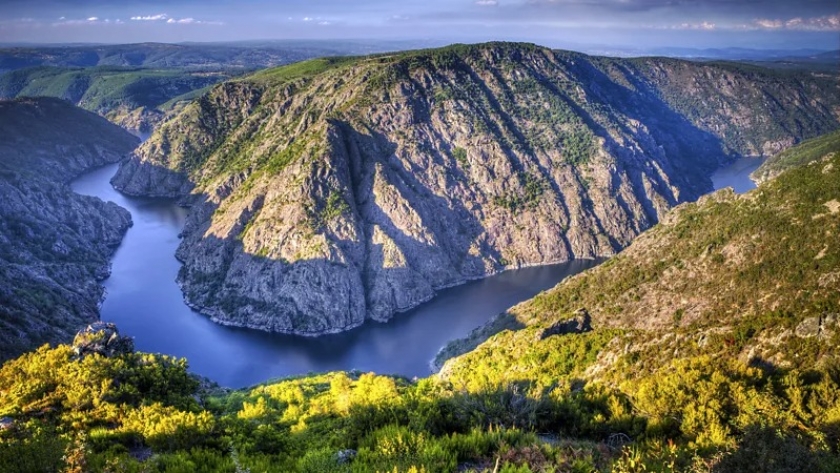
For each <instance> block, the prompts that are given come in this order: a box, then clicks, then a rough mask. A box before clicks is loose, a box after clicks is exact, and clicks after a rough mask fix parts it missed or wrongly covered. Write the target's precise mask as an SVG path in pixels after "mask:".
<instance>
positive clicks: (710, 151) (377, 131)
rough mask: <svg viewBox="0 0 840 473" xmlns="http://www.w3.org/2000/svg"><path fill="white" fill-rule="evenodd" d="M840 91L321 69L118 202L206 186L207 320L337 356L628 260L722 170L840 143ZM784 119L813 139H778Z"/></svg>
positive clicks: (206, 110)
mask: <svg viewBox="0 0 840 473" xmlns="http://www.w3.org/2000/svg"><path fill="white" fill-rule="evenodd" d="M836 88H837V84H836V81H833V80H832V79H826V78H821V77H812V76H809V75H807V74H804V75H803V76H802V77H797V78H796V80H791V79H790V78H789V76H782V75H777V74H776V73H774V72H771V71H766V72H755V70H754V69H750V70H749V71H742V70H739V69H737V67H734V66H716V65H708V64H696V63H690V62H684V61H672V60H665V59H641V60H618V59H606V58H593V57H588V56H585V55H580V54H574V53H567V52H556V51H550V50H547V49H543V48H539V47H535V46H532V45H512V44H487V45H479V46H456V47H452V48H445V49H442V50H432V51H423V52H416V53H406V54H398V55H388V56H380V57H369V58H365V59H335V60H317V61H312V62H309V63H306V64H303V65H296V66H293V67H290V68H281V69H277V70H272V71H266V72H261V73H258V74H256V75H254V76H251V77H249V78H245V79H242V80H238V81H235V82H230V83H226V84H223V85H220V86H218V87H216V88H215V89H213V91H212V92H210V93H209V94H208V95H206V96H204V97H202V98H201V99H200V100H198V101H196V102H195V103H193V104H192V105H190V106H188V107H187V108H186V109H185V110H184V111H183V112H182V113H181V114H180V115H179V116H178V117H177V118H175V119H173V120H170V121H168V122H166V123H165V124H163V125H162V126H161V129H160V130H159V132H158V133H157V134H156V135H155V136H153V137H152V138H151V139H150V140H149V141H148V142H147V143H146V144H145V145H144V146H143V147H142V148H141V149H140V150H139V151H138V154H137V157H136V158H134V159H133V160H132V162H130V163H128V164H126V165H124V166H123V167H122V168H121V171H120V173H119V175H118V176H117V178H116V180H115V183H116V184H117V185H118V187H120V188H122V189H126V190H128V191H129V192H131V193H135V194H140V195H168V196H174V195H176V194H177V193H179V192H184V193H185V192H186V189H187V188H188V186H189V185H188V184H186V182H187V181H186V180H185V179H188V180H189V182H191V183H192V184H194V185H195V188H194V189H193V190H192V191H191V193H190V194H189V195H186V194H182V196H183V197H184V198H185V199H186V201H188V203H189V204H190V205H191V206H192V211H191V213H190V216H189V218H188V222H187V225H186V228H185V230H184V234H183V235H184V239H183V242H182V244H181V246H180V248H179V250H178V253H177V256H178V258H179V259H180V260H181V261H183V262H184V267H183V270H182V271H181V273H180V275H179V282H180V284H181V286H182V288H183V290H184V294H185V297H186V300H187V301H188V303H189V304H190V305H192V306H193V307H195V308H197V309H198V310H200V311H202V312H203V313H205V314H208V315H210V316H211V317H212V318H213V320H215V321H217V322H220V323H224V324H230V325H238V326H247V327H253V328H259V329H264V330H270V331H277V332H288V333H297V334H305V335H318V334H322V333H327V332H335V331H341V330H346V329H348V328H352V327H355V326H358V325H360V324H362V323H364V321H365V320H368V319H372V320H379V321H384V320H388V319H389V318H390V317H392V316H393V315H394V314H395V313H397V312H400V311H403V310H406V309H409V308H411V307H414V306H416V305H417V304H419V303H421V302H423V301H426V300H428V299H430V298H431V297H433V296H434V294H435V292H436V291H437V290H438V289H440V288H444V287H448V286H452V285H456V284H460V283H463V282H465V281H467V280H470V279H475V278H481V277H484V276H487V275H489V274H493V273H495V272H498V271H502V270H504V269H507V268H516V267H522V266H528V265H539V264H548V263H555V262H562V261H568V260H571V259H574V258H593V257H602V256H609V255H613V254H615V253H616V252H617V251H619V250H621V249H622V248H624V247H625V246H627V245H628V244H629V243H630V242H631V241H632V240H633V239H634V237H635V236H636V235H638V234H639V233H640V232H642V231H644V230H645V229H647V228H649V227H651V226H652V225H653V224H655V223H656V222H657V221H659V219H660V218H661V217H662V216H663V215H664V214H665V213H666V212H667V211H668V210H669V209H670V208H672V207H673V206H675V205H677V204H680V203H682V202H686V201H692V200H695V199H697V198H698V197H699V196H700V195H702V194H703V193H705V192H707V191H708V190H710V189H711V181H710V179H709V176H710V175H711V173H712V172H713V171H714V170H715V169H716V168H717V167H718V166H720V165H721V164H722V163H724V162H727V161H729V160H731V159H733V158H734V157H736V156H739V155H742V154H754V153H760V152H761V150H763V149H765V148H767V147H768V146H769V147H770V148H773V143H787V142H788V141H790V142H794V141H798V140H800V139H802V138H803V137H804V136H808V135H810V134H816V133H818V132H821V131H823V130H825V129H829V128H831V127H836V126H838V117H837V116H836V114H834V113H833V112H831V110H838V108H837V105H838V96H837V94H836V93H834V92H836ZM803 94H806V95H807V96H808V97H809V100H808V101H803V100H800V98H801V96H802V95H803ZM756 97H765V98H766V97H772V99H773V100H772V101H770V100H765V99H762V100H757V99H756ZM780 114H786V116H793V117H799V118H797V120H798V121H796V123H795V126H794V125H791V126H787V125H786V123H787V122H784V121H782V122H781V123H782V124H781V125H777V124H774V122H772V120H771V121H770V124H769V125H768V123H767V122H765V121H763V119H762V117H763V116H775V115H780ZM733 130H737V133H738V134H737V136H735V135H733V134H732V133H734V131H733ZM786 140H787V141H786ZM768 143H769V144H768Z"/></svg>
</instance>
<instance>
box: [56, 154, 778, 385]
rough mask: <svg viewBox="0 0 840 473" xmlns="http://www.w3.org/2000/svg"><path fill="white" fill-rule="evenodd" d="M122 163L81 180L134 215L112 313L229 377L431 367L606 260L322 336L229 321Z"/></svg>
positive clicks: (728, 176)
mask: <svg viewBox="0 0 840 473" xmlns="http://www.w3.org/2000/svg"><path fill="white" fill-rule="evenodd" d="M760 164H761V160H758V159H754V158H745V159H742V160H739V161H737V162H735V163H733V164H732V165H730V166H728V167H726V168H724V169H721V170H720V171H718V172H717V173H716V174H715V175H714V176H713V178H712V179H713V182H714V186H715V189H721V188H723V187H730V186H731V187H734V188H735V190H736V192H739V193H742V192H746V191H748V190H750V189H752V188H754V187H755V184H754V183H753V182H752V181H751V180H750V179H749V174H750V173H751V172H752V171H753V170H754V169H756V168H757V167H758V166H759V165H760ZM116 169H117V167H116V165H113V166H107V167H104V168H101V169H98V170H95V171H93V172H91V173H88V174H86V175H84V176H82V177H81V178H79V179H77V180H76V181H74V182H73V183H72V187H73V190H75V191H76V192H78V193H80V194H86V195H94V196H97V197H99V198H101V199H103V200H110V201H112V202H115V203H117V204H119V205H120V206H122V207H124V208H126V209H128V210H129V211H130V212H131V215H132V218H133V219H134V226H133V227H132V228H131V229H130V230H129V231H128V234H127V235H126V237H125V240H123V243H122V245H121V246H120V248H119V249H118V250H117V252H116V254H115V256H114V259H113V266H112V273H111V277H110V278H109V279H108V280H106V281H105V283H104V284H105V288H106V290H107V296H106V298H105V302H104V303H103V305H102V320H105V321H108V322H115V323H116V324H117V325H118V327H119V328H120V331H121V332H122V333H123V334H125V335H130V336H132V337H134V339H135V345H136V347H137V349H139V350H142V351H148V352H157V353H165V354H168V355H175V356H178V357H185V358H187V360H188V361H189V364H190V368H191V370H192V371H194V372H196V373H198V374H201V375H203V376H207V377H210V378H211V379H213V380H215V381H217V382H219V383H220V384H222V385H225V386H232V387H242V386H247V385H251V384H255V383H259V382H262V381H265V380H267V379H270V378H276V377H282V376H290V375H297V374H304V373H309V372H323V371H334V370H351V369H358V370H363V371H375V372H377V373H383V374H400V375H404V376H425V375H427V374H429V367H428V366H429V365H428V363H429V361H430V360H431V359H432V358H433V357H434V356H435V354H436V353H437V351H438V350H439V349H440V347H442V346H443V345H445V344H446V343H447V342H448V341H449V340H452V339H454V338H460V337H463V336H465V335H466V334H468V333H469V332H470V331H471V330H472V329H473V328H475V327H478V326H479V325H481V324H483V323H484V322H486V321H487V320H489V319H490V318H492V317H493V316H495V315H496V314H498V313H500V312H502V311H504V310H506V309H508V308H509V307H511V306H512V305H515V304H516V303H518V302H521V301H523V300H526V299H529V298H531V297H533V296H534V295H536V294H537V293H539V292H540V291H543V290H545V289H548V288H550V287H553V286H554V285H555V284H557V283H558V282H560V281H561V280H562V279H563V278H565V277H567V276H569V275H572V274H576V273H578V272H580V271H582V270H584V269H587V268H589V267H592V266H594V265H595V264H596V263H595V262H593V261H585V260H584V261H574V262H571V263H566V264H560V265H553V266H544V267H537V268H525V269H520V270H516V271H509V272H506V273H503V274H500V275H497V276H493V277H490V278H487V279H484V280H481V281H474V282H471V283H467V284H464V285H462V286H459V287H455V288H451V289H447V290H444V291H441V292H440V294H439V295H438V296H437V297H436V298H435V299H433V300H432V301H431V302H428V303H426V304H423V305H422V306H420V307H418V308H416V309H414V310H412V311H409V312H406V313H404V314H399V315H397V316H396V317H395V319H394V320H392V321H391V322H388V323H387V324H380V323H376V322H369V323H367V324H366V325H364V326H362V327H361V328H358V329H355V330H352V331H350V332H346V333H342V334H337V335H327V336H324V337H319V338H314V339H313V338H303V337H294V336H287V335H278V334H269V333H264V332H259V331H254V330H247V329H237V328H231V327H224V326H220V325H217V324H214V323H213V322H210V320H209V319H207V318H206V317H205V316H202V315H201V314H199V313H197V312H195V311H193V310H191V309H190V308H189V307H187V306H186V305H185V304H184V302H183V296H182V294H181V290H180V288H179V287H178V286H177V285H176V284H175V276H176V275H177V273H178V269H179V268H180V263H179V262H178V261H177V260H176V259H175V256H174V255H175V249H176V248H177V246H178V243H179V240H178V233H179V232H180V231H181V229H182V227H183V225H184V219H185V218H186V210H184V209H182V208H180V207H178V206H177V205H175V204H174V202H172V201H166V200H152V199H142V198H131V197H127V196H124V195H123V194H120V193H119V192H117V191H116V190H114V188H113V187H111V185H110V183H109V180H110V178H111V177H112V176H113V175H114V173H115V172H116Z"/></svg>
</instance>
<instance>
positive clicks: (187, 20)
mask: <svg viewBox="0 0 840 473" xmlns="http://www.w3.org/2000/svg"><path fill="white" fill-rule="evenodd" d="M166 22H167V23H169V24H170V25H173V24H181V25H191V24H193V23H201V22H200V21H198V20H196V19H195V18H181V19H177V20H176V19H175V18H170V19H168V20H166Z"/></svg>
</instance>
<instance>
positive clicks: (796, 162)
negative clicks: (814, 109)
mask: <svg viewBox="0 0 840 473" xmlns="http://www.w3.org/2000/svg"><path fill="white" fill-rule="evenodd" d="M838 152H840V130H838V131H835V132H834V133H830V134H828V135H823V136H820V137H818V138H814V139H811V140H808V141H805V142H803V143H800V144H799V145H797V146H795V147H793V148H790V149H788V150H787V151H783V152H781V153H779V154H777V155H775V156H772V157H770V158H768V159H767V161H765V162H764V164H762V165H761V167H759V168H758V169H756V170H755V172H753V174H752V176H751V177H753V178H754V179H757V180H759V181H764V180H767V179H769V178H771V177H773V176H776V175H778V174H781V173H782V172H784V171H786V170H788V169H793V168H796V167H799V166H802V165H804V164H808V163H812V162H814V161H818V160H820V159H823V158H827V157H830V156H831V155H832V154H835V155H836V154H837V153H838Z"/></svg>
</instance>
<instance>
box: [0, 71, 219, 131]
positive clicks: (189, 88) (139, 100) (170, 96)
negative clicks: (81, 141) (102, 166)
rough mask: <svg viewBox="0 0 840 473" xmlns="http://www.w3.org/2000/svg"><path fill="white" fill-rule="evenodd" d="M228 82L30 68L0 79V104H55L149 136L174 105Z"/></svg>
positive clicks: (183, 75) (185, 75) (210, 76)
mask: <svg viewBox="0 0 840 473" xmlns="http://www.w3.org/2000/svg"><path fill="white" fill-rule="evenodd" d="M229 77H230V75H229V74H227V73H221V72H212V73H204V72H202V73H199V72H185V71H183V70H175V69H137V68H125V67H114V66H96V67H90V68H69V69H68V68H58V67H35V68H28V69H20V70H17V71H14V72H9V73H7V74H4V75H1V76H0V98H16V97H38V96H46V97H56V98H61V99H64V100H67V101H69V102H71V103H74V104H76V105H78V106H80V107H82V108H84V109H86V110H90V111H92V112H95V113H98V114H100V115H102V116H104V117H106V118H108V119H109V120H111V121H112V122H115V123H118V124H121V125H123V126H125V127H127V128H129V129H138V130H142V131H151V126H152V125H153V124H154V123H156V122H157V121H159V120H160V119H161V118H162V116H163V114H164V113H165V112H166V111H168V110H170V109H171V108H172V107H173V105H174V104H175V103H176V102H178V101H187V100H190V99H192V98H193V97H194V96H195V95H196V94H198V93H201V92H203V91H205V89H206V88H207V87H209V86H210V85H213V84H216V83H218V82H220V81H222V80H224V79H226V78H229Z"/></svg>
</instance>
